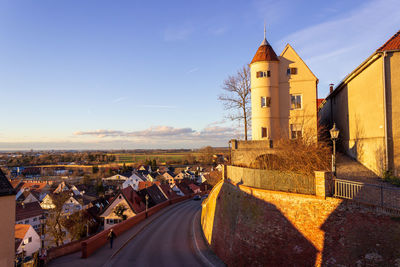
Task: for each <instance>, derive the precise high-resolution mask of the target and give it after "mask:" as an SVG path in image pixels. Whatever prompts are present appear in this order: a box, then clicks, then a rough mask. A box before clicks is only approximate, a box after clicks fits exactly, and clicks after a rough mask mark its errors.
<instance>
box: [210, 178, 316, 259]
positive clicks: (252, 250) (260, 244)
mask: <svg viewBox="0 0 400 267" xmlns="http://www.w3.org/2000/svg"><path fill="white" fill-rule="evenodd" d="M232 189H233V190H232ZM211 248H212V249H213V251H214V252H215V253H216V254H217V255H218V256H219V257H220V258H221V259H222V260H223V261H224V262H225V263H226V264H227V265H228V266H314V263H315V260H316V254H317V252H318V251H317V249H316V248H315V247H314V246H313V244H312V243H311V242H310V241H308V240H307V239H306V238H305V237H304V236H303V235H302V234H301V233H300V232H299V231H298V230H297V229H296V227H295V226H294V225H293V224H292V223H291V222H290V221H289V220H288V219H286V217H285V216H284V215H283V214H282V213H281V212H280V211H279V209H277V208H276V206H275V205H273V204H270V203H266V202H264V201H262V200H260V199H258V198H256V197H254V196H253V195H252V194H248V193H245V192H243V191H240V189H239V188H237V187H236V188H235V186H233V185H231V184H229V183H224V184H223V185H222V187H221V190H220V192H219V193H218V196H217V198H216V209H215V216H214V222H213V229H212V239H211Z"/></svg>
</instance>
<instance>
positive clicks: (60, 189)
mask: <svg viewBox="0 0 400 267" xmlns="http://www.w3.org/2000/svg"><path fill="white" fill-rule="evenodd" d="M68 190H70V188H69V186H68V185H67V184H66V183H65V182H64V181H63V182H61V183H60V184H59V185H58V186H57V188H56V189H54V191H53V194H59V193H61V192H64V191H68Z"/></svg>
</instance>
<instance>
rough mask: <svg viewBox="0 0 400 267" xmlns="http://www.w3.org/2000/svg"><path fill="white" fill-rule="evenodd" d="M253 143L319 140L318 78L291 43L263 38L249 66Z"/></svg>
mask: <svg viewBox="0 0 400 267" xmlns="http://www.w3.org/2000/svg"><path fill="white" fill-rule="evenodd" d="M250 72H251V111H252V140H277V139H280V138H292V139H295V138H299V137H301V136H306V135H307V136H308V137H310V136H311V137H312V138H314V139H315V140H316V137H317V84H318V79H317V78H316V77H315V75H314V74H313V73H312V72H311V70H310V69H309V68H308V67H307V65H306V64H305V63H304V61H303V60H302V59H301V58H300V57H299V55H298V54H297V53H296V51H295V50H294V49H293V47H291V46H290V45H289V44H288V45H286V47H285V49H284V50H283V51H282V53H281V54H280V56H279V57H278V56H277V55H276V54H275V51H274V50H273V48H272V47H271V45H270V44H269V43H268V41H267V40H266V39H265V38H264V40H263V42H262V43H261V45H260V47H259V48H258V50H257V52H256V54H255V56H254V58H253V60H252V61H251V64H250Z"/></svg>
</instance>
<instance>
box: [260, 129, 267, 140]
mask: <svg viewBox="0 0 400 267" xmlns="http://www.w3.org/2000/svg"><path fill="white" fill-rule="evenodd" d="M267 134H268V131H267V128H266V127H261V137H262V138H265V137H267Z"/></svg>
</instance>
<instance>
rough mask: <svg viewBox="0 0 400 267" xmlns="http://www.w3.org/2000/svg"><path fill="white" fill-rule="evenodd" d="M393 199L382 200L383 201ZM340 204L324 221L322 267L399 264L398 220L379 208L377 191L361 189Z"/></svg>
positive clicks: (399, 221)
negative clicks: (350, 198) (352, 199)
mask: <svg viewBox="0 0 400 267" xmlns="http://www.w3.org/2000/svg"><path fill="white" fill-rule="evenodd" d="M390 197H392V196H391V195H390V194H387V195H385V196H384V201H388V200H389V198H390ZM354 199H356V200H357V201H359V202H363V203H373V202H375V203H376V205H370V204H362V203H359V202H355V201H351V200H343V201H342V203H341V204H340V205H339V206H337V207H336V209H334V210H333V211H332V212H331V213H330V214H329V216H328V218H327V219H326V220H325V222H324V223H323V225H322V226H321V228H320V229H321V230H323V231H324V232H325V238H324V246H323V251H322V264H321V266H397V265H398V264H399V263H400V217H396V216H395V215H387V214H385V213H384V212H383V211H382V210H381V209H380V208H379V203H380V199H381V195H380V190H378V188H374V187H365V188H362V189H361V190H360V191H359V192H358V193H357V195H356V196H355V197H354Z"/></svg>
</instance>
